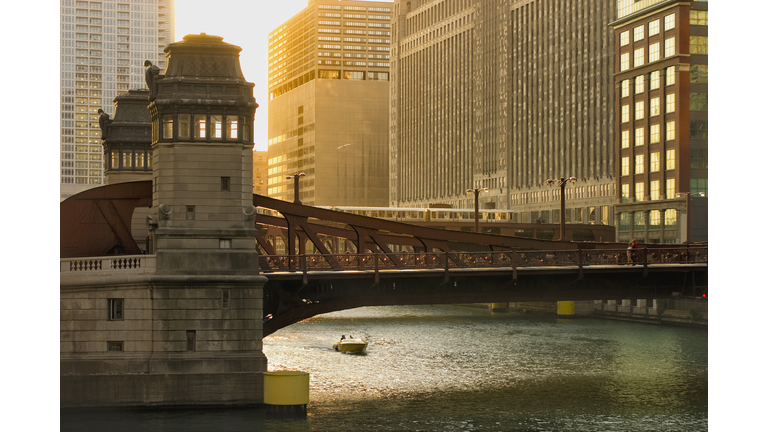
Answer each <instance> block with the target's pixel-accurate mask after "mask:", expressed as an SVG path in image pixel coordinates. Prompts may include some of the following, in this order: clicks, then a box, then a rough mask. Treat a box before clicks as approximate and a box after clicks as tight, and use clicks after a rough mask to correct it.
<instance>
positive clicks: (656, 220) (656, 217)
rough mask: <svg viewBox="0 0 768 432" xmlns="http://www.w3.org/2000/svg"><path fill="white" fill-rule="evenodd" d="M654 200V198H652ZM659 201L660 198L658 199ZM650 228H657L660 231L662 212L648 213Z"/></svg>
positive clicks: (652, 211)
mask: <svg viewBox="0 0 768 432" xmlns="http://www.w3.org/2000/svg"><path fill="white" fill-rule="evenodd" d="M656 183H658V182H656ZM651 195H653V192H651ZM651 199H653V198H651ZM656 199H658V198H656ZM648 226H649V228H655V229H659V227H660V226H661V212H660V211H658V210H651V211H650V212H648Z"/></svg>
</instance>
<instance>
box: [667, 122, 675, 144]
mask: <svg viewBox="0 0 768 432" xmlns="http://www.w3.org/2000/svg"><path fill="white" fill-rule="evenodd" d="M673 139H675V121H674V120H672V121H668V122H667V138H666V140H667V141H672V140H673Z"/></svg>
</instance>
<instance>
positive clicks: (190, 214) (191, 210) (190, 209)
mask: <svg viewBox="0 0 768 432" xmlns="http://www.w3.org/2000/svg"><path fill="white" fill-rule="evenodd" d="M187 220H195V206H187Z"/></svg>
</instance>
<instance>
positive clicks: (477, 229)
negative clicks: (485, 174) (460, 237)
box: [467, 188, 488, 233]
mask: <svg viewBox="0 0 768 432" xmlns="http://www.w3.org/2000/svg"><path fill="white" fill-rule="evenodd" d="M481 191H482V192H488V188H474V189H467V193H468V194H471V193H472V192H474V193H475V232H476V233H479V232H480V212H479V210H478V201H479V200H478V198H477V195H478V194H479V193H480V192H481Z"/></svg>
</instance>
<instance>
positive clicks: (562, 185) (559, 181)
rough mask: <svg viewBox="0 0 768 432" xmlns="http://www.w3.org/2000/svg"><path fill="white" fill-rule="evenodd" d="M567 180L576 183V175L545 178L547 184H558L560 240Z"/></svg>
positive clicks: (562, 238) (563, 233) (562, 236)
mask: <svg viewBox="0 0 768 432" xmlns="http://www.w3.org/2000/svg"><path fill="white" fill-rule="evenodd" d="M568 182H571V183H576V177H568V178H565V177H560V178H559V179H554V180H553V179H547V184H548V185H550V186H551V185H552V184H554V183H557V185H558V186H560V240H565V185H566V184H568Z"/></svg>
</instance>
